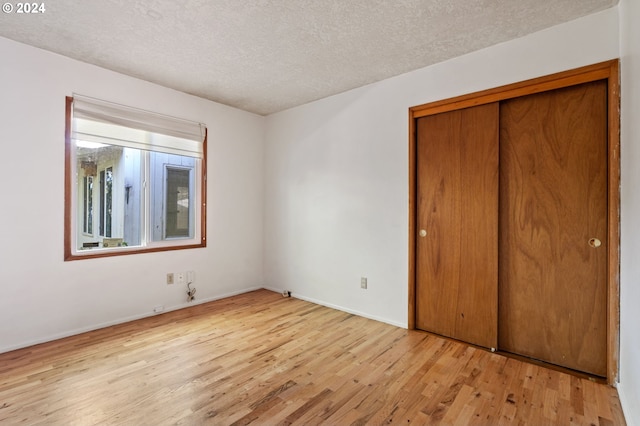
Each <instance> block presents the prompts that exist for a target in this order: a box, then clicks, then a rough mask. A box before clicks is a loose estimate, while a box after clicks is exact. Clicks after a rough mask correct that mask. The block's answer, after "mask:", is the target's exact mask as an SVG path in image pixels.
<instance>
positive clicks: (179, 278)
mask: <svg viewBox="0 0 640 426" xmlns="http://www.w3.org/2000/svg"><path fill="white" fill-rule="evenodd" d="M176 281H177V282H178V284H185V281H184V272H178V273H177V274H176Z"/></svg>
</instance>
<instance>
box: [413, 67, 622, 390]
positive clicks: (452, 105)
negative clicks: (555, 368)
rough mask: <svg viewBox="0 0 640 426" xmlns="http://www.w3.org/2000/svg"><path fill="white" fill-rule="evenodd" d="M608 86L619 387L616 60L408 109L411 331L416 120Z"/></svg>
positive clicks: (611, 311)
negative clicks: (536, 95)
mask: <svg viewBox="0 0 640 426" xmlns="http://www.w3.org/2000/svg"><path fill="white" fill-rule="evenodd" d="M598 80H606V81H607V89H608V92H607V96H608V98H607V108H608V112H607V114H608V117H607V119H608V160H607V163H608V177H607V179H608V184H607V189H608V215H607V216H608V219H607V221H608V223H607V227H608V235H607V237H608V241H609V244H607V246H608V250H609V251H608V261H607V298H608V300H607V322H608V323H607V377H606V380H607V383H609V384H610V385H615V383H617V382H618V370H619V351H620V349H619V346H620V343H619V342H620V63H619V60H618V59H613V60H609V61H605V62H600V63H597V64H594V65H589V66H585V67H580V68H576V69H572V70H568V71H563V72H559V73H555V74H551V75H547V76H543V77H539V78H534V79H530V80H526V81H522V82H519V83H513V84H508V85H505V86H500V87H496V88H492V89H488V90H483V91H479V92H474V93H470V94H467V95H462V96H457V97H453V98H449V99H444V100H439V101H435V102H429V103H426V104H422V105H418V106H414V107H411V108H409V239H408V240H409V277H408V286H409V291H408V296H409V297H408V298H409V300H408V320H407V325H408V328H409V329H415V328H416V239H417V238H416V237H417V236H416V232H417V228H416V207H417V199H416V190H417V185H416V176H417V175H416V167H417V165H416V154H417V139H416V120H417V119H418V118H420V117H425V116H428V115H434V114H439V113H442V112H447V111H454V110H458V109H462V108H468V107H472V106H476V105H483V104H487V103H491V102H499V101H503V100H506V99H511V98H516V97H520V96H526V95H530V94H534V93H540V92H545V91H549V90H555V89H560V88H563V87H569V86H574V85H577V84H582V83H588V82H592V81H598Z"/></svg>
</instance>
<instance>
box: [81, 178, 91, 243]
mask: <svg viewBox="0 0 640 426" xmlns="http://www.w3.org/2000/svg"><path fill="white" fill-rule="evenodd" d="M82 183H83V186H84V187H83V191H82V196H83V200H82V206H83V208H84V214H83V215H82V216H83V222H82V232H83V233H85V234H88V235H93V176H85V177H84V179H83V180H82Z"/></svg>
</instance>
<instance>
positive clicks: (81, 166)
mask: <svg viewBox="0 0 640 426" xmlns="http://www.w3.org/2000/svg"><path fill="white" fill-rule="evenodd" d="M142 155H143V152H142V151H140V150H135V149H131V148H126V147H121V146H111V145H105V144H90V143H89V144H87V143H83V142H78V143H76V164H77V170H78V174H79V176H78V180H77V182H78V186H79V188H78V189H79V191H78V193H79V194H81V196H80V197H79V200H82V202H81V203H78V204H79V206H78V207H79V211H78V217H79V218H82V220H81V221H79V222H80V223H79V226H80V227H81V231H82V232H78V233H77V241H76V247H77V249H78V250H89V249H96V248H114V247H124V246H130V245H140V243H141V234H142V233H141V226H142V222H141V217H142V212H141V208H142V205H143V204H142V201H141V196H142V194H143V191H142V189H143V187H142V183H143V180H142V169H141V167H142ZM94 182H95V183H96V184H94ZM94 226H96V232H95V233H94Z"/></svg>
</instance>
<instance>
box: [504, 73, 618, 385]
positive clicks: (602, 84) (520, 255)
mask: <svg viewBox="0 0 640 426" xmlns="http://www.w3.org/2000/svg"><path fill="white" fill-rule="evenodd" d="M607 246H608V242H607V83H606V81H596V82H593V83H585V84H580V85H577V86H572V87H568V88H563V89H558V90H553V91H549V92H543V93H538V94H534V95H529V96H524V97H520V98H516V99H511V100H506V101H503V102H502V103H501V107H500V257H499V265H500V266H499V271H500V272H499V276H500V277H499V279H500V286H499V288H500V290H499V348H500V349H501V350H505V351H508V352H513V353H517V354H521V355H525V356H528V357H532V358H535V359H539V360H542V361H547V362H550V363H553V364H557V365H561V366H564V367H568V368H572V369H576V370H580V371H585V372H588V373H592V374H595V375H599V376H606V374H607V369H606V367H607V365H606V364H607V361H606V360H607V328H606V327H607V251H608V250H607Z"/></svg>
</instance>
